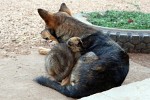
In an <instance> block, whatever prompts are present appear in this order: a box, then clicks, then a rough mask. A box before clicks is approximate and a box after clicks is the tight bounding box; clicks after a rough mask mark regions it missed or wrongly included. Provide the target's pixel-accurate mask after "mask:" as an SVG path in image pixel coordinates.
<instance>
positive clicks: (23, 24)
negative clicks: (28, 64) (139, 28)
mask: <svg viewBox="0 0 150 100" xmlns="http://www.w3.org/2000/svg"><path fill="white" fill-rule="evenodd" d="M62 2H65V3H66V4H67V6H68V7H69V8H70V9H71V10H72V13H73V14H75V13H78V12H82V11H83V12H84V11H85V12H91V11H105V10H127V11H139V10H140V11H142V12H145V13H149V12H150V6H149V5H148V4H150V0H138V1H137V0H115V1H114V0H0V16H1V17H0V28H1V30H0V57H2V56H6V57H7V56H9V55H11V54H24V55H27V54H30V53H31V51H32V49H36V48H37V47H39V46H46V43H45V41H43V40H42V39H41V37H40V34H39V33H40V32H41V30H43V29H44V22H43V20H42V19H41V18H40V17H39V15H38V13H37V9H38V8H43V9H46V10H49V11H51V12H56V11H58V9H59V7H60V4H61V3H62ZM139 8H140V9H139Z"/></svg>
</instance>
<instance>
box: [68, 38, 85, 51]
mask: <svg viewBox="0 0 150 100" xmlns="http://www.w3.org/2000/svg"><path fill="white" fill-rule="evenodd" d="M66 43H67V45H68V47H69V48H70V49H71V50H72V51H73V52H80V51H82V50H83V43H82V40H81V38H80V37H72V38H70V39H69V40H68V41H67V42H66Z"/></svg>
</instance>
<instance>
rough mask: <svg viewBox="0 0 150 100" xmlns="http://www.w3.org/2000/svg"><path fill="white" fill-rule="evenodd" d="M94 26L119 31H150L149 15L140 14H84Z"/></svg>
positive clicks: (116, 12) (115, 12)
mask: <svg viewBox="0 0 150 100" xmlns="http://www.w3.org/2000/svg"><path fill="white" fill-rule="evenodd" d="M86 16H87V20H88V21H89V22H91V23H92V24H94V25H98V26H104V27H111V28H121V29H150V14H145V13H142V12H127V11H113V10H110V11H106V12H105V13H100V12H91V13H86Z"/></svg>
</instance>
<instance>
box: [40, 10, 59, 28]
mask: <svg viewBox="0 0 150 100" xmlns="http://www.w3.org/2000/svg"><path fill="white" fill-rule="evenodd" d="M38 13H39V15H40V17H41V18H42V19H43V20H44V21H45V23H46V25H48V26H49V27H50V28H52V29H53V28H54V27H55V26H56V23H57V22H56V21H57V20H56V18H55V16H54V14H53V13H50V12H48V11H46V10H44V9H38Z"/></svg>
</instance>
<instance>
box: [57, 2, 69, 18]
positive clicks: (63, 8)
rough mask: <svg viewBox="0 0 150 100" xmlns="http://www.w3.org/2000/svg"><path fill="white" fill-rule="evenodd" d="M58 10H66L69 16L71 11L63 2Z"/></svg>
mask: <svg viewBox="0 0 150 100" xmlns="http://www.w3.org/2000/svg"><path fill="white" fill-rule="evenodd" d="M59 12H66V13H67V14H69V15H70V16H71V11H70V9H69V8H68V7H67V6H66V4H65V3H62V4H61V6H60V9H59Z"/></svg>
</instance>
